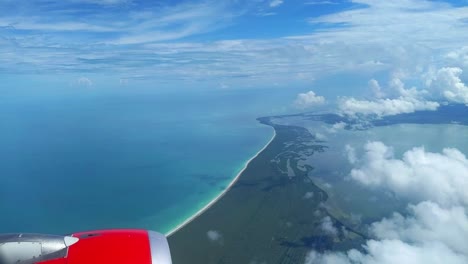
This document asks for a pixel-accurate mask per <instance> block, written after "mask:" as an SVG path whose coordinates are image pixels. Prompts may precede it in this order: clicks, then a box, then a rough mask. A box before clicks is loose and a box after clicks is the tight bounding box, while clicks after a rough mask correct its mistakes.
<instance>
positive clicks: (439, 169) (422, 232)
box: [305, 142, 468, 264]
mask: <svg viewBox="0 0 468 264" xmlns="http://www.w3.org/2000/svg"><path fill="white" fill-rule="evenodd" d="M352 153H354V150H352ZM352 155H353V156H352V157H350V159H356V162H354V165H355V166H356V168H355V169H353V170H352V171H351V178H352V179H354V180H356V181H358V182H360V183H362V184H363V185H364V186H371V187H380V188H384V189H387V190H390V191H393V192H394V193H395V194H396V195H398V196H401V197H406V198H409V199H410V200H412V201H413V202H414V204H409V205H408V209H407V212H406V213H405V214H400V213H393V215H392V216H390V217H388V218H384V219H382V220H380V221H377V222H374V223H373V224H371V225H370V227H369V230H368V231H369V235H370V236H371V237H372V239H369V240H368V241H366V243H365V244H364V245H363V248H364V250H363V251H359V250H357V249H352V250H349V251H347V252H316V251H314V250H313V251H311V252H310V253H309V254H308V255H307V257H306V260H305V264H376V263H379V264H393V263H403V264H410V263H411V264H436V263H450V264H459V263H468V247H466V245H468V212H467V209H466V207H467V206H468V198H467V197H468V196H467V194H465V193H466V190H467V188H468V185H467V184H468V160H467V159H466V157H465V155H464V154H463V153H461V152H460V151H458V150H456V149H449V148H447V149H444V150H443V151H442V153H431V152H426V151H425V150H424V148H413V149H411V150H408V151H407V152H405V153H404V154H403V157H402V158H401V159H397V158H395V155H394V153H393V150H392V148H390V147H388V146H386V145H384V144H383V143H381V142H369V143H367V144H366V146H365V154H364V156H363V157H361V158H359V159H358V158H356V157H355V154H352Z"/></svg>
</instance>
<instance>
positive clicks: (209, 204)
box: [166, 128, 276, 237]
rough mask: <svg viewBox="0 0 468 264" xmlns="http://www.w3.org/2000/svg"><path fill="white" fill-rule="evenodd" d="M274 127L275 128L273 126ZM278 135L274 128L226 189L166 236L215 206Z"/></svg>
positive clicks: (167, 234)
mask: <svg viewBox="0 0 468 264" xmlns="http://www.w3.org/2000/svg"><path fill="white" fill-rule="evenodd" d="M272 129H273V128H272ZM275 137H276V130H275V129H273V136H272V137H271V139H270V140H269V141H268V143H266V144H265V146H263V148H262V149H260V150H259V151H258V152H257V153H256V154H255V155H254V156H253V157H251V158H250V159H249V160H248V161H247V162H246V163H245V165H244V167H243V168H242V170H240V171H239V173H238V174H237V175H236V177H234V179H233V180H232V181H231V183H229V185H228V186H227V187H226V189H224V190H223V191H222V192H221V193H220V194H219V195H218V196H216V197H215V198H214V199H213V200H211V201H210V202H209V203H208V204H207V205H205V206H204V207H203V208H202V209H200V210H199V211H198V212H196V213H195V214H194V215H192V216H191V217H189V218H188V219H187V220H185V221H184V222H183V223H181V224H180V225H178V226H177V227H176V228H174V229H172V230H171V231H169V232H168V233H166V236H167V237H169V236H171V235H172V234H174V233H175V232H177V231H178V230H180V229H181V228H183V227H184V226H185V225H187V224H189V223H190V222H192V221H193V220H194V219H195V218H197V217H198V216H200V215H201V214H203V212H205V211H206V210H208V209H209V208H210V207H211V206H213V204H215V203H216V202H217V201H218V200H219V199H221V198H222V197H223V196H224V195H225V194H226V193H227V192H228V191H229V189H231V187H232V186H233V185H234V184H235V183H236V182H237V180H238V179H239V177H240V176H241V175H242V173H243V172H244V171H245V169H246V168H247V166H249V163H250V162H251V161H252V160H253V159H255V158H256V157H257V156H258V155H259V154H260V153H261V152H262V151H263V150H265V149H266V148H267V147H268V145H270V143H271V142H272V141H273V139H275Z"/></svg>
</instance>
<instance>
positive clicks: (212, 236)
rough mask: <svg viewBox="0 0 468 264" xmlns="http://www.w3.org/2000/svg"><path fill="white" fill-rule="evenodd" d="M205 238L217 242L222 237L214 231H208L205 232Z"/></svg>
mask: <svg viewBox="0 0 468 264" xmlns="http://www.w3.org/2000/svg"><path fill="white" fill-rule="evenodd" d="M206 236H207V237H208V239H209V240H211V241H219V240H221V239H222V238H223V235H221V233H220V232H219V231H216V230H209V231H208V232H206Z"/></svg>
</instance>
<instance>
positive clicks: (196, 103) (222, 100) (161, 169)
mask: <svg viewBox="0 0 468 264" xmlns="http://www.w3.org/2000/svg"><path fill="white" fill-rule="evenodd" d="M296 94H297V93H296V92H294V91H283V90H278V91H276V92H272V90H269V89H263V90H262V89H259V90H237V91H233V90H205V91H184V92H183V93H182V92H180V91H174V92H167V91H166V92H152V91H143V92H141V91H140V92H134V91H122V89H120V90H119V92H109V91H107V92H100V91H96V89H94V88H93V89H88V90H86V89H83V91H73V92H62V93H56V92H50V93H47V92H45V93H44V94H40V93H37V92H35V93H33V95H30V94H29V93H27V92H24V90H23V91H22V92H21V93H18V94H15V93H12V92H10V94H9V95H8V98H5V97H3V98H2V100H0V120H1V124H0V181H1V183H0V212H1V215H2V217H1V218H0V232H1V233H5V232H36V233H54V234H63V233H71V232H76V231H81V230H90V229H102V228H146V229H152V230H156V231H159V232H163V233H166V232H168V231H170V230H171V229H173V228H174V227H175V226H177V225H178V224H180V223H181V222H183V221H184V220H185V219H187V218H188V217H190V216H191V215H193V214H194V213H196V212H197V211H198V210H199V209H200V208H202V207H203V206H204V205H206V204H207V203H208V202H209V201H211V199H213V198H214V197H216V196H217V195H218V194H219V193H220V192H221V191H222V190H224V189H225V187H226V186H227V185H228V184H229V183H230V182H231V180H232V179H233V178H234V176H235V175H236V174H237V173H238V172H239V171H240V170H241V169H242V168H243V166H244V164H245V162H246V161H247V160H248V159H249V158H250V157H252V156H253V155H255V154H256V153H257V151H258V150H260V149H261V148H262V147H263V146H264V145H265V144H266V143H267V142H268V141H269V140H270V138H271V137H272V135H273V131H272V128H270V127H267V126H264V125H261V124H259V123H258V122H257V121H256V118H257V117H259V116H262V115H271V114H284V113H286V112H288V111H289V110H288V109H289V107H290V104H291V102H292V101H293V100H294V97H295V95H296Z"/></svg>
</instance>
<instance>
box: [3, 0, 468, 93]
mask: <svg viewBox="0 0 468 264" xmlns="http://www.w3.org/2000/svg"><path fill="white" fill-rule="evenodd" d="M8 3H13V2H12V1H2V2H0V6H1V7H2V8H1V9H2V10H8V9H13V10H18V9H15V8H17V7H13V6H12V4H11V5H9V4H8ZM269 3H270V1H222V3H221V1H198V2H197V1H196V2H183V1H182V2H180V3H178V4H175V5H167V3H159V4H148V3H146V4H145V3H143V2H141V1H103V2H101V1H97V0H96V1H92V0H90V1H73V0H69V1H63V2H60V3H59V2H57V3H55V2H54V3H53V4H51V2H50V1H30V2H29V1H28V2H27V3H26V2H22V3H21V5H23V7H22V8H21V10H22V11H21V12H16V11H15V12H9V13H10V14H12V13H14V14H15V16H14V17H13V16H10V14H9V13H6V12H5V11H4V14H3V15H2V16H0V17H1V19H0V24H1V25H2V27H1V28H0V36H1V38H2V39H3V41H2V42H0V45H1V48H2V52H0V61H1V62H2V63H3V67H4V68H3V70H5V71H7V72H17V73H31V72H49V71H54V72H73V71H75V72H83V71H85V72H91V71H92V72H104V73H113V74H118V75H119V78H127V77H128V78H129V79H131V76H139V78H140V77H141V79H151V78H153V79H158V80H163V79H165V80H168V81H173V80H176V79H178V80H191V81H202V80H212V81H213V83H216V84H219V83H220V82H225V83H226V82H229V83H235V82H243V83H244V84H249V85H254V84H269V85H272V84H274V83H280V84H281V83H283V84H286V83H290V82H291V81H293V82H294V81H298V82H303V83H307V82H308V83H310V82H311V81H312V80H317V79H321V78H322V79H323V78H327V76H330V75H336V74H342V73H359V75H362V76H366V78H367V79H371V78H374V76H373V74H375V73H381V72H389V73H390V72H392V71H395V70H396V69H402V70H403V71H405V72H407V73H408V76H409V77H411V76H413V77H414V76H416V75H418V77H417V78H419V75H420V74H421V72H422V71H424V69H425V68H427V67H429V65H433V66H434V67H435V68H442V67H446V66H447V65H446V64H447V63H449V62H452V61H454V60H460V59H462V58H463V53H461V48H462V46H463V45H465V44H464V43H467V41H468V33H467V31H466V30H464V27H463V25H464V24H465V23H466V22H465V21H466V19H467V17H468V12H467V8H466V7H455V6H451V5H450V4H447V3H440V2H428V1H417V0H406V1H403V0H398V1H392V3H383V2H381V1H353V2H352V3H351V4H352V5H353V6H352V7H351V8H349V6H347V7H346V8H343V11H337V12H335V13H332V14H328V15H318V16H316V17H312V18H310V17H309V18H307V17H306V16H307V15H306V16H305V17H303V20H304V26H305V27H306V28H307V29H306V30H304V34H301V35H289V34H288V33H287V32H286V33H283V35H282V36H277V35H276V36H275V37H269V36H266V37H265V36H264V34H265V33H267V32H270V31H274V28H271V29H270V28H265V27H257V28H256V25H257V23H258V21H257V20H258V19H271V17H270V16H266V17H262V18H258V12H259V10H263V11H265V12H266V13H268V12H269V11H268V12H267V11H266V10H268V9H269ZM324 4H325V3H324ZM290 5H293V4H292V3H291V4H289V3H288V5H284V6H281V9H285V8H287V7H288V6H290ZM341 5H342V3H338V2H337V4H336V5H334V6H337V8H338V10H339V6H341ZM96 6H100V7H101V8H99V9H96ZM311 7H312V6H311ZM312 8H313V7H312ZM265 12H264V13H265ZM266 13H265V14H266ZM270 13H271V12H270ZM281 13H282V12H281ZM276 15H277V16H278V15H280V14H279V13H278V14H276ZM289 15H291V14H289ZM252 17H257V18H255V19H253V18H252ZM282 18H283V17H282ZM246 21H247V22H248V23H246ZM284 21H285V23H286V24H285V25H283V26H284V27H287V26H288V24H287V23H288V20H287V19H286V20H284ZM237 23H245V24H246V25H249V28H252V30H245V32H246V34H243V30H239V29H238V28H235V30H231V27H232V26H235V25H236V24H237ZM260 29H261V30H260ZM250 31H252V32H253V31H255V32H256V33H255V32H253V33H255V34H252V32H250ZM249 32H250V33H249ZM249 34H250V35H249ZM9 51H11V52H9ZM455 52H459V53H460V55H457V54H458V53H457V54H455ZM448 54H450V56H448ZM455 55H457V56H455ZM455 57H457V58H455ZM458 66H459V67H461V68H462V69H463V67H465V66H464V64H463V63H459V65H458ZM304 77H306V78H304ZM314 90H315V88H314ZM343 90H345V89H343ZM317 92H321V91H320V90H317Z"/></svg>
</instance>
